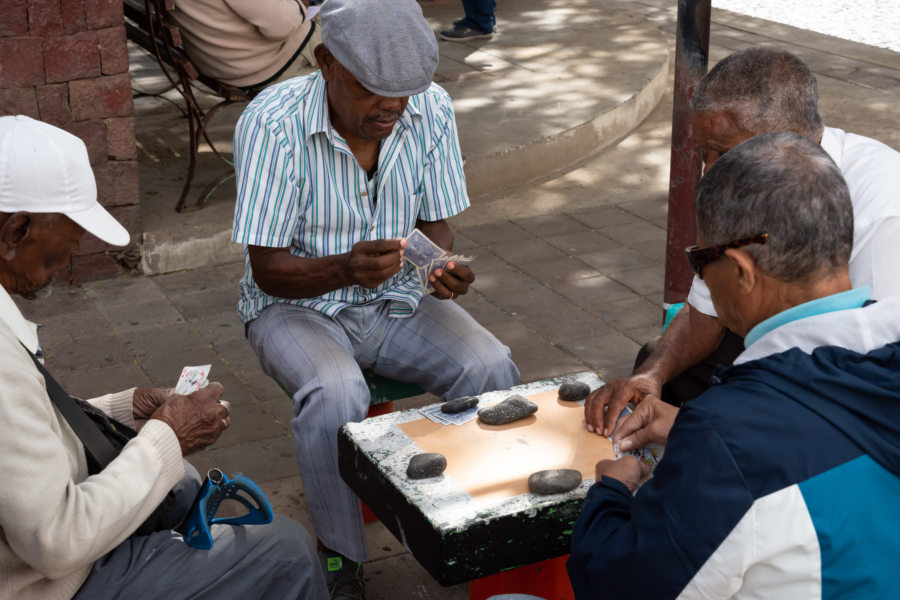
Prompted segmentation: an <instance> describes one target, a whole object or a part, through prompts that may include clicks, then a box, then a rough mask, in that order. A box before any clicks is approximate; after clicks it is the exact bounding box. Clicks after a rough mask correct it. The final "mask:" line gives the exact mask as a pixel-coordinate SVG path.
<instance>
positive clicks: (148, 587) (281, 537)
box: [75, 463, 328, 600]
mask: <svg viewBox="0 0 900 600" xmlns="http://www.w3.org/2000/svg"><path fill="white" fill-rule="evenodd" d="M185 469H186V471H187V474H186V476H185V478H184V480H182V482H181V483H179V484H178V485H177V486H175V488H174V492H175V501H176V504H175V507H174V508H173V509H172V517H173V520H174V521H179V520H180V519H181V517H183V516H184V514H186V512H187V510H188V509H189V508H190V507H191V504H192V503H193V500H194V497H195V496H196V495H197V490H199V489H200V483H201V481H200V476H199V475H198V474H197V471H196V469H194V468H193V467H191V466H190V465H189V464H187V463H185ZM212 535H213V547H212V548H210V549H209V550H197V549H195V548H191V547H190V546H188V545H187V544H185V543H184V541H183V539H182V536H181V534H179V533H175V532H174V531H158V532H156V533H153V534H151V535H148V536H141V537H130V538H128V539H127V540H125V541H124V542H122V543H121V544H120V545H119V546H117V547H116V548H115V549H113V550H112V551H111V552H110V553H109V554H107V555H106V556H104V557H102V558H100V560H98V561H97V562H95V563H94V566H93V568H92V569H91V573H90V575H88V578H87V580H85V582H84V584H83V585H82V586H81V589H80V590H78V593H77V594H75V599H76V600H99V599H104V600H106V599H113V598H123V599H132V598H140V599H141V600H155V599H157V598H158V599H159V600H188V599H191V600H194V599H196V600H200V599H204V598H209V599H210V600H223V599H227V598H241V599H242V600H244V599H246V600H251V599H256V598H260V599H262V598H265V599H266V600H268V599H270V598H271V599H285V600H287V599H295V598H296V599H298V600H327V599H328V590H327V589H326V587H325V574H324V572H323V571H322V567H321V566H320V565H319V560H318V556H317V553H316V548H315V544H314V543H313V540H312V538H311V537H310V536H309V534H308V533H307V532H306V530H305V529H304V528H303V526H302V525H300V524H299V523H297V522H296V521H293V520H291V519H288V518H287V517H282V516H280V515H276V516H275V520H274V521H272V522H271V523H269V524H268V525H247V526H240V525H213V526H212Z"/></svg>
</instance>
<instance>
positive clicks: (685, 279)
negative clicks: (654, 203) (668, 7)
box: [663, 0, 710, 307]
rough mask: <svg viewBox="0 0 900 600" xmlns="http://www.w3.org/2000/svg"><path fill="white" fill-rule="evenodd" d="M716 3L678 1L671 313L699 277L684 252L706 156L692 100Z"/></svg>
mask: <svg viewBox="0 0 900 600" xmlns="http://www.w3.org/2000/svg"><path fill="white" fill-rule="evenodd" d="M709 16H710V0H678V25H677V28H676V31H675V102H674V107H673V110H672V159H671V164H670V169H669V220H668V231H667V236H666V238H667V239H666V290H665V294H664V295H663V302H664V303H665V305H666V307H668V306H669V305H671V304H675V303H677V302H683V301H684V300H685V298H687V295H688V291H690V288H691V279H692V277H693V273H692V272H691V268H690V266H689V265H688V263H687V260H685V258H684V249H685V248H686V247H687V246H690V245H691V244H694V243H695V241H696V237H697V232H696V224H695V222H694V193H695V191H696V189H697V182H698V181H700V175H701V172H702V164H701V161H700V154H699V153H698V151H697V148H696V147H695V146H694V141H693V139H692V137H691V97H692V96H693V94H694V88H695V87H696V86H697V84H698V83H699V82H700V80H701V79H702V78H703V76H704V75H706V67H707V62H708V59H709Z"/></svg>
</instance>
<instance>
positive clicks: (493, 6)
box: [440, 0, 497, 42]
mask: <svg viewBox="0 0 900 600" xmlns="http://www.w3.org/2000/svg"><path fill="white" fill-rule="evenodd" d="M462 5H463V10H464V11H465V13H466V16H465V18H463V19H457V20H456V21H454V22H453V29H448V30H447V31H442V32H441V34H440V35H441V39H444V40H447V41H451V42H462V41H465V40H472V39H479V38H487V37H490V36H491V35H492V34H493V33H494V27H495V25H496V24H497V21H496V19H495V18H494V13H495V12H496V11H497V3H496V2H495V0H462Z"/></svg>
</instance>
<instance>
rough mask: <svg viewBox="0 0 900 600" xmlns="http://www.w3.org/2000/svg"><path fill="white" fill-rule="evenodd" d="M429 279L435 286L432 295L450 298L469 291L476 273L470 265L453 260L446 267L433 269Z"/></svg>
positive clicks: (444, 298) (443, 298) (442, 298)
mask: <svg viewBox="0 0 900 600" xmlns="http://www.w3.org/2000/svg"><path fill="white" fill-rule="evenodd" d="M428 281H430V282H431V285H432V286H433V287H434V292H432V294H431V295H432V296H434V297H436V298H440V299H441V300H448V299H453V298H458V297H459V296H462V295H463V294H465V293H467V292H468V291H469V286H470V285H472V282H473V281H475V273H474V272H473V271H472V269H470V268H469V267H468V265H462V264H460V263H458V262H456V261H452V260H451V261H450V262H448V263H447V264H446V268H444V269H435V270H434V271H432V272H431V275H429V276H428Z"/></svg>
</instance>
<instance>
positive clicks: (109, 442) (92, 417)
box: [29, 352, 175, 536]
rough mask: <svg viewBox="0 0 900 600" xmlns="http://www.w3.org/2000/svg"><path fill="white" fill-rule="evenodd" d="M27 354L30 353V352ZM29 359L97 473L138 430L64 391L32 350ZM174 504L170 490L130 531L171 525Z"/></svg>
mask: <svg viewBox="0 0 900 600" xmlns="http://www.w3.org/2000/svg"><path fill="white" fill-rule="evenodd" d="M29 354H31V353H30V352H29ZM31 360H33V361H34V364H35V365H36V366H37V368H38V370H39V371H40V372H41V375H43V376H44V381H45V382H46V383H47V393H48V394H49V395H50V399H51V400H52V401H53V404H55V405H56V408H58V409H59V412H60V413H61V414H62V416H63V417H65V419H66V421H68V423H69V426H70V427H71V428H72V431H74V432H75V435H77V436H78V439H79V440H81V443H82V445H84V452H85V455H86V457H87V464H88V473H89V474H91V475H95V474H97V473H99V472H100V471H102V470H103V469H105V468H106V467H107V465H109V463H111V462H112V461H113V460H114V459H115V458H116V457H117V456H118V455H119V453H120V452H121V451H122V448H124V447H125V444H127V443H128V440H130V439H131V438H133V437H135V436H136V435H137V432H136V431H135V430H134V429H132V428H131V427H128V426H127V425H125V424H123V423H120V422H118V421H116V420H115V419H111V418H110V417H109V416H107V415H106V414H105V413H104V412H103V411H101V410H99V409H97V408H95V407H93V406H92V405H91V404H89V403H87V402H85V401H83V400H79V399H77V398H73V397H72V396H70V395H69V394H67V393H66V391H65V390H64V389H63V388H62V386H61V385H59V383H58V382H57V381H56V379H54V378H53V376H52V375H50V373H49V372H48V371H47V369H46V368H45V367H44V365H42V364H41V361H39V360H38V359H37V357H36V356H35V355H34V354H31ZM174 504H175V494H173V493H172V492H171V491H169V493H168V494H167V495H166V497H165V499H164V500H163V501H162V503H160V505H159V506H157V507H156V510H154V511H153V513H151V514H150V516H149V517H147V520H146V521H144V522H143V523H142V524H141V526H140V527H138V528H137V529H136V530H135V532H134V533H132V534H131V535H132V536H141V535H150V534H151V533H153V532H155V531H165V530H166V529H172V527H173V525H174V523H172V518H171V516H170V512H171V509H172V507H173V505H174Z"/></svg>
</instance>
